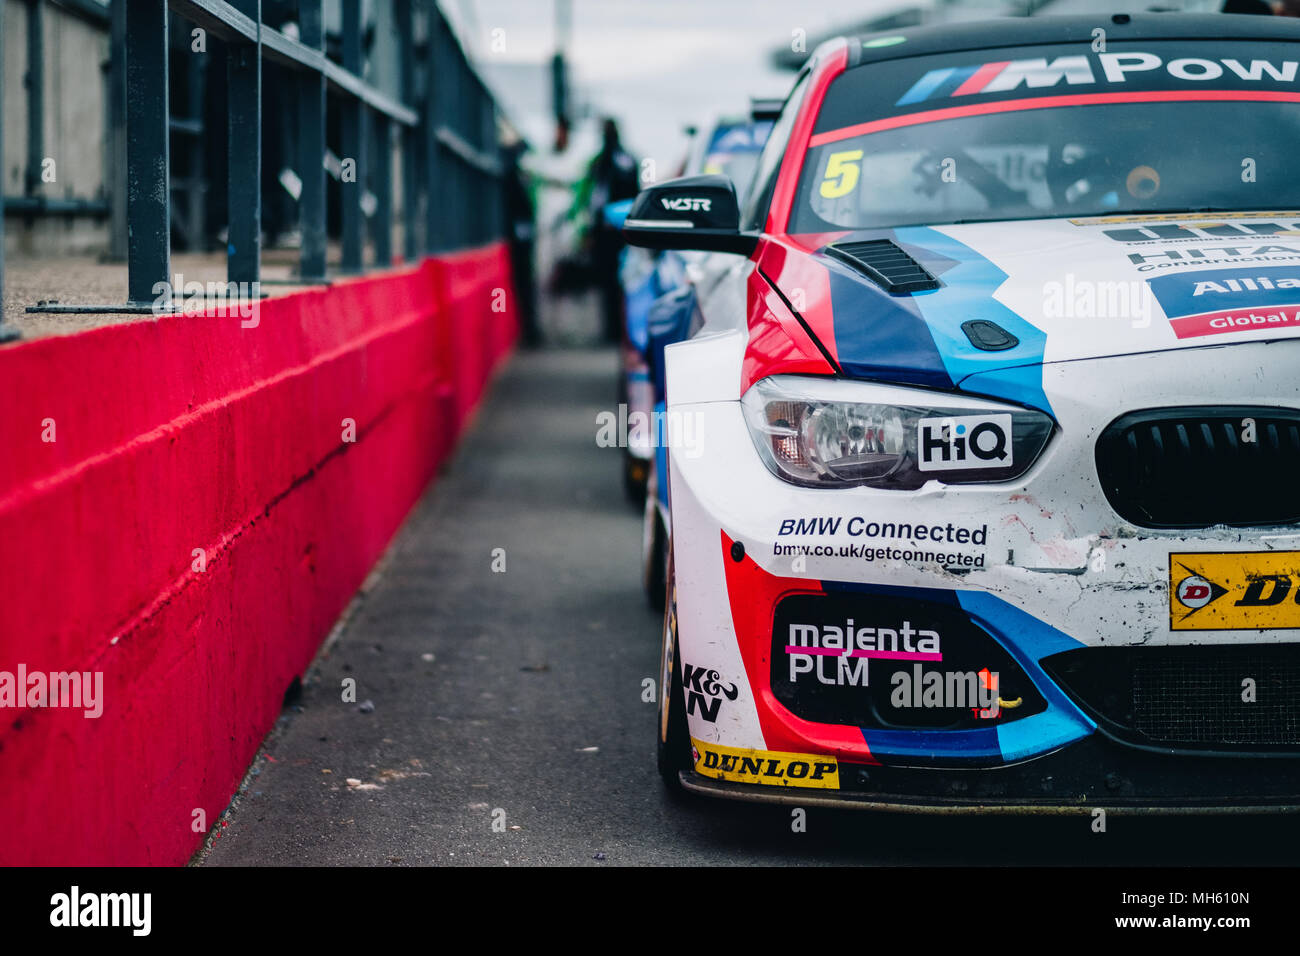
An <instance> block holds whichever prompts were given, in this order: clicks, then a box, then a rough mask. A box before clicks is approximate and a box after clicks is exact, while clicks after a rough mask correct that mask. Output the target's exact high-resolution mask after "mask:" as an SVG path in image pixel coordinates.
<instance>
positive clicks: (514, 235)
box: [502, 139, 542, 348]
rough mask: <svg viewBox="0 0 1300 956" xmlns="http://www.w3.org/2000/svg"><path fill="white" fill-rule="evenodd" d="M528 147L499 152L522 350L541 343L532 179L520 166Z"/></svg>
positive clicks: (513, 146) (516, 145) (514, 145)
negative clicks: (501, 163) (534, 264)
mask: <svg viewBox="0 0 1300 956" xmlns="http://www.w3.org/2000/svg"><path fill="white" fill-rule="evenodd" d="M527 151H528V144H527V143H525V142H524V141H523V140H522V139H520V140H516V141H515V142H513V143H511V144H510V145H508V146H506V147H505V148H504V149H503V150H502V158H503V160H504V163H505V176H504V183H505V214H506V223H505V229H506V242H507V243H508V244H509V248H510V269H511V272H512V273H513V274H514V280H515V294H516V295H518V296H519V330H520V335H521V337H522V341H523V345H524V347H525V348H536V347H537V346H539V345H541V343H542V335H541V329H540V328H539V326H538V323H537V289H536V279H535V278H534V271H533V251H534V248H535V244H536V237H537V225H536V212H535V210H536V204H535V203H534V201H533V194H532V190H531V188H530V182H531V177H530V176H529V175H528V171H527V170H525V169H524V168H523V166H522V165H521V160H522V159H523V156H524V153H526V152H527Z"/></svg>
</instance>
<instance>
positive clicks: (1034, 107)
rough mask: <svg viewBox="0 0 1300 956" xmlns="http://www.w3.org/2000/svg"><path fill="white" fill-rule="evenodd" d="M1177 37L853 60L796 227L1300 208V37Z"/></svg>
mask: <svg viewBox="0 0 1300 956" xmlns="http://www.w3.org/2000/svg"><path fill="white" fill-rule="evenodd" d="M1171 46H1172V44H1168V43H1165V44H1161V43H1151V44H1147V45H1146V47H1144V49H1143V50H1142V51H1127V50H1126V51H1125V52H1114V53H1112V54H1111V55H1110V58H1109V59H1107V58H1106V55H1105V54H1102V55H1100V56H1098V55H1083V54H1079V53H1078V51H1077V48H1072V49H1071V50H1069V51H1068V52H1067V51H1065V50H1063V49H1060V48H1049V49H1046V50H1043V51H1042V52H1043V55H1041V56H1038V57H1030V58H1024V51H1021V50H1017V51H1014V52H1013V53H1006V51H1002V52H1003V53H1005V55H999V51H989V52H987V53H976V54H973V55H972V54H963V55H962V58H961V62H960V63H958V62H955V61H954V60H953V58H952V57H946V58H943V59H940V58H936V57H926V58H916V59H913V60H901V61H892V62H887V63H881V64H870V65H866V66H863V67H860V68H856V69H854V70H850V71H848V72H846V73H844V74H843V75H841V76H840V77H839V78H837V79H836V81H835V82H834V83H833V84H832V85H831V88H830V90H829V91H828V94H827V98H826V101H825V103H824V105H823V109H822V111H821V114H820V115H819V118H818V122H817V127H816V130H815V131H814V134H813V136H812V138H811V140H810V149H809V150H808V153H807V156H806V157H805V162H804V164H803V171H802V174H801V181H800V186H799V192H798V197H799V198H798V199H797V200H796V204H795V208H794V210H793V215H792V218H791V226H790V231H791V232H822V231H827V230H838V229H868V228H886V227H892V226H903V225H936V224H945V223H955V222H964V221H972V220H973V221H982V220H1002V219H1031V218H1045V217H1052V216H1098V215H1109V214H1120V213H1144V212H1161V213H1164V212H1197V211H1207V212H1208V211H1226V210H1250V209H1277V208H1282V207H1284V206H1285V207H1287V208H1300V177H1297V176H1296V172H1295V169H1296V167H1295V165H1294V159H1293V157H1294V156H1295V155H1296V152H1297V149H1300V93H1297V92H1295V88H1294V81H1295V79H1296V72H1297V63H1296V59H1297V58H1298V57H1300V50H1298V49H1297V47H1300V44H1296V45H1290V44H1278V43H1270V44H1244V43H1242V44H1237V46H1239V47H1241V48H1243V49H1240V50H1233V49H1231V48H1228V49H1224V48H1223V45H1222V44H1220V45H1217V46H1216V47H1214V48H1213V49H1205V48H1200V47H1195V48H1193V49H1190V50H1189V49H1187V44H1185V43H1182V44H1178V45H1177V49H1169V47H1171ZM1233 53H1236V54H1237V55H1236V56H1233V55H1232V54H1233ZM1012 56H1016V57H1020V58H1019V59H1012ZM1288 57H1290V59H1288ZM972 58H974V59H979V58H983V59H986V60H988V61H989V62H985V63H982V64H971V63H967V62H966V61H967V60H969V59H972ZM882 93H883V94H884V95H883V96H882ZM882 102H883V103H884V104H885V105H884V106H883V107H882V105H881V104H882ZM872 104H875V105H874V106H873V105H872Z"/></svg>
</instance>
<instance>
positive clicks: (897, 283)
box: [824, 239, 939, 295]
mask: <svg viewBox="0 0 1300 956" xmlns="http://www.w3.org/2000/svg"><path fill="white" fill-rule="evenodd" d="M824 251H825V252H826V254H827V255H831V256H834V257H835V258H836V259H839V260H840V261H841V262H845V263H847V264H848V265H850V266H852V267H853V268H854V269H857V270H858V271H859V272H861V273H862V274H863V275H865V276H867V277H868V278H869V279H871V280H872V281H873V282H875V283H876V284H877V285H879V286H880V287H881V288H882V289H884V290H885V291H886V292H888V293H890V294H891V295H897V294H900V293H905V292H926V291H928V290H930V289H937V288H939V280H938V279H936V278H935V277H934V276H932V275H931V274H930V273H929V272H928V271H926V269H925V267H924V266H922V265H921V263H919V262H917V261H916V260H915V259H913V258H912V257H911V256H909V255H908V254H907V253H906V252H904V251H903V250H902V248H901V247H900V246H899V245H898V244H897V243H895V242H894V240H892V239H867V240H865V241H863V242H840V243H836V244H835V245H831V246H827V247H826V249H825V250H824Z"/></svg>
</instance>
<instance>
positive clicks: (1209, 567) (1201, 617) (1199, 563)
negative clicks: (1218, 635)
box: [1169, 551, 1300, 631]
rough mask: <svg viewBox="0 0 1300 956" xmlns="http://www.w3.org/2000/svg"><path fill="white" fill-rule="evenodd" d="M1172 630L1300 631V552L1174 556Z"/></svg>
mask: <svg viewBox="0 0 1300 956" xmlns="http://www.w3.org/2000/svg"><path fill="white" fill-rule="evenodd" d="M1169 627H1170V628H1171V629H1172V630H1175V631H1253V630H1258V629H1261V628H1268V629H1292V628H1300V551H1233V552H1223V553H1215V552H1209V553H1206V552H1195V553H1186V554H1177V553H1176V554H1170V555H1169Z"/></svg>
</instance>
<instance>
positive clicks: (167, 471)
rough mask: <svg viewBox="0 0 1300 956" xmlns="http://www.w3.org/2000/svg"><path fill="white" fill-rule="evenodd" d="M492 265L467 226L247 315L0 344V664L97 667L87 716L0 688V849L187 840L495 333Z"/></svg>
mask: <svg viewBox="0 0 1300 956" xmlns="http://www.w3.org/2000/svg"><path fill="white" fill-rule="evenodd" d="M509 287H510V276H509V258H508V255H507V253H506V250H505V248H504V246H502V245H493V246H489V247H485V248H482V249H477V250H472V251H468V252H464V253H461V254H457V255H454V256H447V257H442V258H439V259H436V260H432V259H431V260H428V261H426V262H424V263H423V264H421V265H420V266H418V267H416V268H411V269H409V270H406V271H403V272H398V273H395V274H394V273H390V274H386V275H383V276H375V277H369V278H363V279H357V280H354V281H349V282H341V283H338V284H336V285H334V286H332V287H331V288H328V289H319V290H312V291H306V292H302V293H298V294H295V295H290V296H285V297H283V298H276V299H270V300H266V301H265V302H263V303H262V304H261V313H260V317H259V323H258V325H257V327H256V328H241V325H240V318H239V317H238V316H235V317H229V318H221V317H206V316H203V317H198V316H196V317H188V318H187V317H180V316H172V317H166V318H162V319H158V320H156V321H155V320H146V321H142V322H133V323H129V324H123V325H114V326H108V327H104V328H99V329H94V330H91V331H86V332H82V333H79V334H76V335H69V336H62V337H53V338H46V339H39V340H35V341H32V342H26V343H21V344H18V345H15V346H11V347H8V348H4V349H0V388H3V390H4V395H3V399H2V401H3V407H4V408H5V409H7V411H6V414H4V415H3V416H0V447H3V448H4V449H5V454H4V455H3V456H0V671H8V672H10V673H13V672H14V671H15V670H16V668H17V665H18V664H20V663H22V664H25V665H26V667H27V669H28V671H29V672H30V671H37V670H39V671H47V672H48V671H73V670H76V671H102V672H103V675H104V677H103V680H104V688H103V697H104V711H103V715H102V716H101V717H99V718H98V719H91V718H87V717H85V716H84V715H83V713H82V711H80V710H64V709H22V710H10V709H8V708H6V709H5V710H3V711H0V779H3V780H4V781H5V786H4V787H3V788H0V834H3V837H2V838H0V864H4V865H15V864H69V865H101V864H119V865H122V864H128V865H129V864H180V863H184V862H185V860H186V859H187V858H188V857H189V856H190V855H191V854H192V853H193V852H194V850H195V849H196V848H197V847H198V846H199V844H200V841H201V840H202V839H203V837H204V833H202V832H199V833H196V832H194V829H193V826H192V823H193V821H194V819H195V816H194V811H196V810H202V811H203V814H204V817H205V820H206V823H207V825H208V826H211V825H213V824H215V823H216V821H217V820H218V818H219V817H220V814H221V812H222V811H223V810H224V809H225V808H226V806H227V805H228V804H229V802H230V799H231V797H232V795H233V794H234V792H235V788H236V787H237V785H238V783H239V781H240V779H241V777H242V776H243V774H244V772H245V769H246V767H247V766H248V763H249V761H250V760H251V759H252V757H253V755H254V754H255V753H256V751H257V748H258V746H259V744H260V743H261V741H262V738H263V736H264V735H265V734H266V732H267V730H268V729H269V728H270V727H271V725H272V723H273V722H274V720H275V718H276V716H277V715H278V714H279V712H280V707H281V702H282V698H283V695H284V692H285V690H286V689H287V688H288V687H289V685H290V683H291V682H292V681H293V679H294V677H295V676H298V675H301V674H302V673H303V672H304V670H305V669H306V667H307V666H308V664H309V662H310V661H311V659H312V657H313V655H314V654H315V652H316V649H317V647H318V646H319V644H320V642H321V640H322V639H323V638H324V637H325V635H326V633H327V632H328V631H329V629H330V627H331V626H332V625H333V623H334V622H335V621H336V620H337V618H338V616H339V614H340V612H341V611H342V610H343V609H344V607H345V606H346V605H347V603H348V601H349V600H350V598H351V597H352V595H353V593H354V592H355V591H356V589H357V587H358V586H359V585H360V584H361V582H362V580H363V579H364V578H365V575H366V574H367V572H368V571H369V570H370V568H371V566H372V565H373V564H374V562H375V560H376V559H377V558H378V557H379V555H380V554H381V553H382V551H383V550H384V548H385V546H386V545H387V544H388V542H389V540H390V539H391V538H392V536H393V534H394V532H395V531H396V530H397V528H398V527H399V526H400V524H401V522H402V520H403V519H404V517H405V516H406V514H407V512H408V511H409V510H410V508H411V506H412V505H413V504H414V503H415V502H416V500H417V499H418V498H419V496H420V494H421V492H422V491H423V489H424V488H425V486H426V485H427V483H428V482H429V480H430V479H431V478H432V476H433V474H434V472H435V469H436V468H437V466H438V465H439V463H440V462H441V461H442V460H443V459H444V458H445V456H446V454H447V452H448V451H449V450H450V448H451V447H452V444H453V442H454V441H455V439H456V437H457V435H458V434H459V433H460V430H461V428H462V427H463V425H464V423H465V421H466V419H467V418H468V417H469V416H470V415H471V413H472V411H473V409H474V407H475V405H476V403H477V401H478V399H479V397H480V395H481V393H482V390H483V388H484V386H485V384H486V382H487V380H488V378H489V377H490V375H491V373H492V371H493V369H494V368H495V367H496V366H497V365H498V364H499V362H500V360H501V359H502V358H503V356H504V355H505V354H506V352H507V351H508V350H509V348H510V346H511V344H512V343H513V340H514V334H515V314H514V312H513V307H512V305H511V303H513V296H511V295H505V296H497V297H496V298H495V300H494V295H493V292H494V290H496V289H503V290H508V289H509ZM494 301H496V302H497V303H498V304H500V303H502V302H504V305H505V308H504V310H503V311H493V309H492V306H493V304H494ZM44 419H53V420H54V422H55V428H56V432H55V437H56V439H57V440H56V441H55V442H53V443H45V442H42V440H41V434H42V430H43V425H42V422H43V420H44ZM344 419H353V420H354V421H355V441H354V442H348V441H345V440H344V432H343V429H344V425H343V420H344ZM195 549H202V551H203V558H204V562H203V565H202V569H201V570H199V569H198V567H199V565H197V563H196V562H197V559H196V558H195V557H194V555H193V552H194V550H195Z"/></svg>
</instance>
